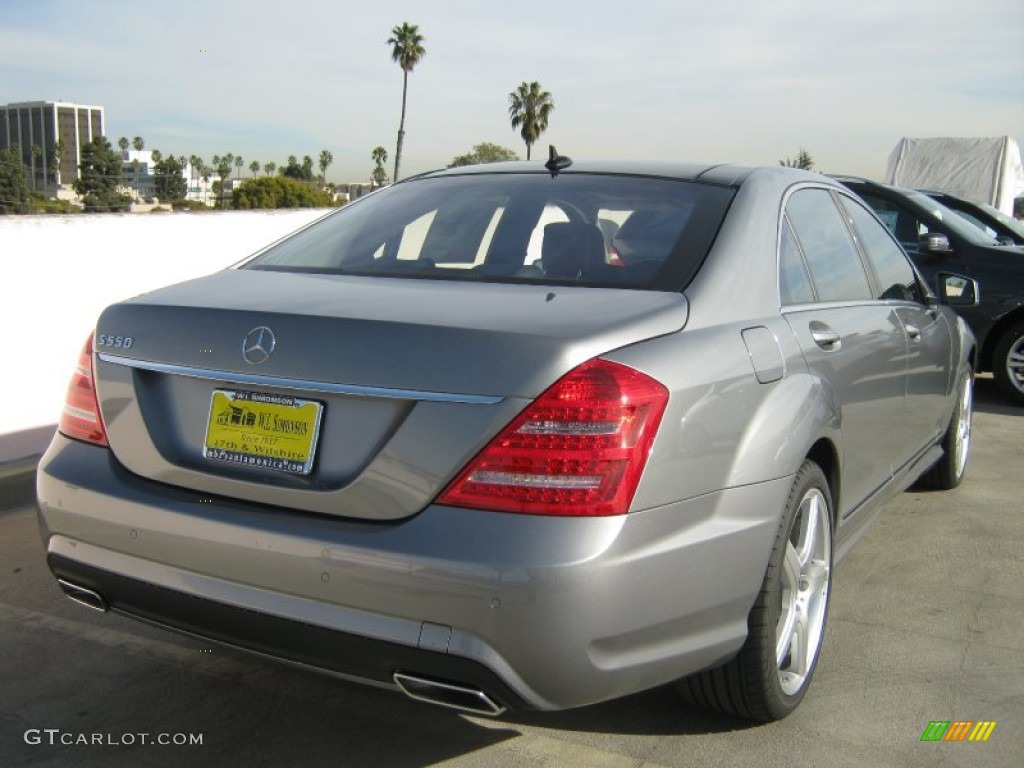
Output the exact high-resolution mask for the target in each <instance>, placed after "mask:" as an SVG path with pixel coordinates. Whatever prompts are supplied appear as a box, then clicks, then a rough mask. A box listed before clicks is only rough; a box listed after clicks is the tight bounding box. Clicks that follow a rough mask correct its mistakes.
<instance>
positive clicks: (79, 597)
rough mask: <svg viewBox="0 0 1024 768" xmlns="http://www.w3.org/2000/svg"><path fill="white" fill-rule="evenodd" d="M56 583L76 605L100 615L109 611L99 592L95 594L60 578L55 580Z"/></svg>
mask: <svg viewBox="0 0 1024 768" xmlns="http://www.w3.org/2000/svg"><path fill="white" fill-rule="evenodd" d="M57 583H58V584H60V588H61V589H62V590H64V594H65V595H67V596H68V597H69V598H71V599H72V600H74V601H75V602H76V603H81V604H82V605H84V606H85V607H87V608H92V609H93V610H94V611H99V612H100V613H106V612H107V611H109V610H110V606H109V605H107V601H106V600H104V599H103V596H102V595H100V593H99V592H95V591H93V590H91V589H88V588H86V587H83V586H80V585H78V584H72V583H71V582H70V581H68V580H66V579H62V578H59V577H58V578H57Z"/></svg>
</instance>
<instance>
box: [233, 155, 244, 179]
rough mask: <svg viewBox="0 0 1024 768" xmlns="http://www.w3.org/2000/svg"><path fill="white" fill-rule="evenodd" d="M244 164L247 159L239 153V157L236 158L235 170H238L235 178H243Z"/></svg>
mask: <svg viewBox="0 0 1024 768" xmlns="http://www.w3.org/2000/svg"><path fill="white" fill-rule="evenodd" d="M243 165H245V160H243V159H242V156H241V155H239V156H238V157H236V158H235V170H236V173H235V178H236V179H241V178H242V166H243Z"/></svg>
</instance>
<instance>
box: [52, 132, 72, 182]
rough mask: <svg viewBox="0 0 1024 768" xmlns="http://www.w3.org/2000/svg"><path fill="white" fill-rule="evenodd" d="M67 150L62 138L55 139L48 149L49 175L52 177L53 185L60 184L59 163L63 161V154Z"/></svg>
mask: <svg viewBox="0 0 1024 768" xmlns="http://www.w3.org/2000/svg"><path fill="white" fill-rule="evenodd" d="M67 151H68V145H67V144H65V143H64V139H57V141H56V142H54V144H53V148H52V149H51V150H50V168H49V170H50V175H51V176H52V177H53V185H54V186H58V185H59V184H60V164H61V163H62V162H64V154H65V153H66V152H67Z"/></svg>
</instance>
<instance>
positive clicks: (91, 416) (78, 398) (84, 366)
mask: <svg viewBox="0 0 1024 768" xmlns="http://www.w3.org/2000/svg"><path fill="white" fill-rule="evenodd" d="M57 429H59V430H60V432H61V434H63V435H65V436H66V437H72V438H74V439H75V440H84V441H85V442H87V443H94V444H95V445H107V431H106V430H105V429H104V428H103V419H102V418H100V404H99V402H98V401H97V400H96V384H95V381H94V379H93V371H92V334H90V335H89V338H88V339H86V340H85V346H84V347H83V348H82V352H81V354H80V355H79V356H78V366H77V367H76V368H75V373H74V375H73V376H72V377H71V383H70V384H68V394H67V397H65V398H64V412H63V413H61V416H60V424H58V425H57Z"/></svg>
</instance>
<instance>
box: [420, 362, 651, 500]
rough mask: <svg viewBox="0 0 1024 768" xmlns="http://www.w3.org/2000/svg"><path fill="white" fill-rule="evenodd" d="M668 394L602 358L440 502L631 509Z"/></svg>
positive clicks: (565, 382)
mask: <svg viewBox="0 0 1024 768" xmlns="http://www.w3.org/2000/svg"><path fill="white" fill-rule="evenodd" d="M667 403H668V390H667V389H665V387H664V386H663V385H661V384H660V383H658V382H657V381H655V380H654V379H652V378H651V377H650V376H647V375H646V374H643V373H640V372H639V371H636V370H634V369H632V368H627V367H626V366H624V365H620V364H618V363H613V362H609V361H607V360H591V361H589V362H587V363H584V364H583V365H581V366H579V367H578V368H575V369H574V370H572V371H570V372H569V373H567V374H566V375H565V376H563V377H562V378H561V379H559V380H558V381H557V382H555V384H554V385H553V386H552V387H551V388H550V389H548V390H547V391H546V392H544V393H543V394H542V395H541V396H540V397H538V398H537V399H536V400H535V401H534V402H533V403H531V404H530V405H529V406H528V407H527V408H526V409H525V410H524V411H523V412H522V413H521V414H519V416H517V417H516V418H515V420H513V421H512V423H510V424H509V425H508V426H507V427H505V429H504V430H502V432H501V433H500V434H499V435H498V436H497V437H496V438H494V440H492V441H491V442H490V444H488V446H487V447H486V448H484V449H483V451H481V452H480V453H479V454H478V455H477V456H476V458H474V459H473V460H472V461H471V462H470V463H469V465H468V466H467V467H466V468H465V469H463V470H462V472H461V473H459V476H458V477H456V478H455V480H454V481H452V483H451V484H450V485H449V486H448V488H446V489H445V491H444V493H442V494H441V496H440V497H439V498H438V500H437V502H438V503H439V504H448V505H452V506H458V507H475V508H478V509H488V510H497V511H503V512H521V513H524V514H531V515H577V516H584V515H621V514H625V513H626V512H627V511H629V505H630V503H631V502H632V501H633V496H634V494H635V493H636V488H637V485H638V484H639V482H640V475H641V474H642V473H643V469H644V465H645V464H646V463H647V457H648V454H649V453H650V451H651V444H652V443H653V442H654V435H655V433H656V432H657V430H658V424H659V423H660V422H661V417H662V415H663V414H664V412H665V405H666V404H667Z"/></svg>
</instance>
